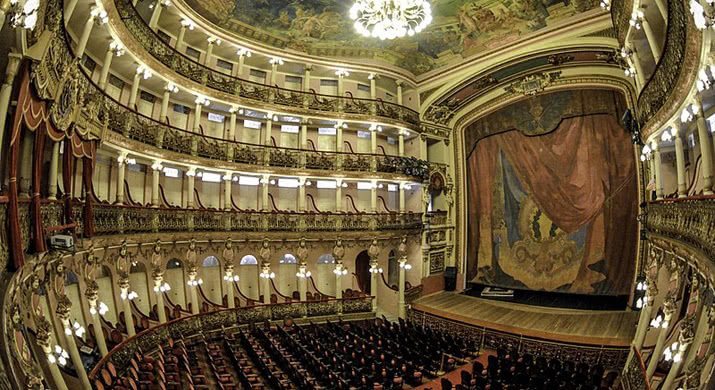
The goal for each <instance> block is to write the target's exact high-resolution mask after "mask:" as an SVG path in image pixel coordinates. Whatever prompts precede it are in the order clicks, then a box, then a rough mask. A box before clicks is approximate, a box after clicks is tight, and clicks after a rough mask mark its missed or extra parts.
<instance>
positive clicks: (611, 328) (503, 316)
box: [412, 291, 639, 347]
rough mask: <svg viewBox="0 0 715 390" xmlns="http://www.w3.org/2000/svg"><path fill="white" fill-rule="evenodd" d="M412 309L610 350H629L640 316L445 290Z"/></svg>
mask: <svg viewBox="0 0 715 390" xmlns="http://www.w3.org/2000/svg"><path fill="white" fill-rule="evenodd" d="M412 308H413V309H415V310H418V311H423V312H425V313H427V314H430V315H433V316H438V317H443V318H446V319H448V320H452V321H458V322H461V323H464V324H467V325H472V326H477V327H483V328H487V329H489V330H494V331H498V332H506V333H511V334H514V335H520V336H526V337H531V338H537V339H546V340H551V341H557V342H563V343H572V344H588V345H593V346H609V347H627V346H628V345H629V344H630V343H631V340H632V339H633V336H634V334H635V329H636V323H637V322H638V315H639V312H637V311H610V310H600V311H589V310H578V309H561V308H554V307H540V306H531V305H524V304H519V303H511V302H500V301H496V300H489V299H483V298H476V297H471V296H467V295H463V294H459V293H454V292H444V291H443V292H438V293H435V294H431V295H427V296H424V297H421V298H419V299H417V300H415V301H414V302H413V303H412Z"/></svg>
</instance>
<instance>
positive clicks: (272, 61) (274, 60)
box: [268, 57, 285, 65]
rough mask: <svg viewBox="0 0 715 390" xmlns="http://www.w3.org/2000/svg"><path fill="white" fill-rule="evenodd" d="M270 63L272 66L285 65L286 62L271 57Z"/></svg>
mask: <svg viewBox="0 0 715 390" xmlns="http://www.w3.org/2000/svg"><path fill="white" fill-rule="evenodd" d="M268 63H269V64H271V65H283V64H284V63H285V62H284V61H283V59H282V58H280V57H271V58H270V59H269V60H268Z"/></svg>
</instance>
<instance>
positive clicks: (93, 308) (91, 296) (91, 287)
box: [84, 280, 109, 356]
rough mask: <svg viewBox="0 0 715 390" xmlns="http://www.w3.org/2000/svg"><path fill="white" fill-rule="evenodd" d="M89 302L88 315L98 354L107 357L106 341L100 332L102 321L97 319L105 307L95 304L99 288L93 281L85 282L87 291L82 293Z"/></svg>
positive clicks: (104, 310)
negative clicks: (90, 318) (90, 319)
mask: <svg viewBox="0 0 715 390" xmlns="http://www.w3.org/2000/svg"><path fill="white" fill-rule="evenodd" d="M84 295H85V296H86V297H87V301H88V302H89V314H90V316H91V317H92V327H93V328H94V339H95V341H96V342H97V346H98V347H99V352H100V353H101V354H102V356H107V354H108V353H109V349H108V348H107V340H105V339H104V332H102V320H101V319H100V318H99V316H100V315H102V312H106V309H107V308H106V305H104V304H99V305H98V303H97V301H98V299H99V286H98V285H97V282H96V281H94V280H90V281H88V282H87V289H86V290H85V292H84Z"/></svg>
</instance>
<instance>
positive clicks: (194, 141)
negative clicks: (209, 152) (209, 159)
mask: <svg viewBox="0 0 715 390" xmlns="http://www.w3.org/2000/svg"><path fill="white" fill-rule="evenodd" d="M198 154H199V138H198V137H197V136H195V135H192V136H191V155H192V156H196V155H198Z"/></svg>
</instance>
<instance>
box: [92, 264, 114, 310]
mask: <svg viewBox="0 0 715 390" xmlns="http://www.w3.org/2000/svg"><path fill="white" fill-rule="evenodd" d="M95 280H96V281H97V286H98V287H99V291H98V294H97V295H98V297H97V305H99V304H100V302H101V303H104V304H105V305H107V308H108V309H109V310H107V312H106V313H105V314H104V316H103V317H104V319H105V320H107V321H108V322H111V323H112V324H116V323H117V306H116V301H115V297H116V296H117V295H116V294H115V290H114V283H113V282H112V272H111V270H110V269H109V267H107V266H106V265H103V266H102V267H101V268H99V270H98V272H97V275H96V279H95Z"/></svg>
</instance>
